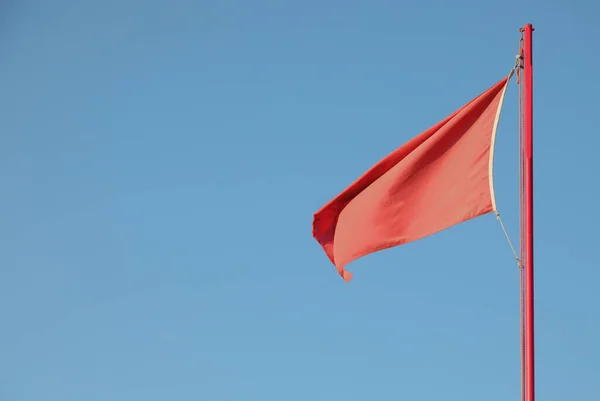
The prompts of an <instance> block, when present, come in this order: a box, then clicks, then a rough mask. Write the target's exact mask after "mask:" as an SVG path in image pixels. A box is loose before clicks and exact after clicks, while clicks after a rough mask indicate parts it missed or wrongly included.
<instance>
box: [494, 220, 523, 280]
mask: <svg viewBox="0 0 600 401" xmlns="http://www.w3.org/2000/svg"><path fill="white" fill-rule="evenodd" d="M496 219H498V223H500V227H501V228H502V231H503V232H504V236H505V237H506V240H507V241H508V245H509V246H510V249H511V251H512V253H513V255H514V256H515V259H516V260H517V266H518V267H519V268H522V267H523V265H522V264H521V259H520V258H519V255H517V251H516V250H515V247H514V246H513V243H512V241H511V240H510V236H509V235H508V231H506V227H505V226H504V222H502V218H501V217H500V213H498V212H496Z"/></svg>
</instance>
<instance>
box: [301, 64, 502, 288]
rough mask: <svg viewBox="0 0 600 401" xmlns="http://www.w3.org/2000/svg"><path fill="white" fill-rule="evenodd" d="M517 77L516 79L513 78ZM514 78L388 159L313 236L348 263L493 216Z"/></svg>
mask: <svg viewBox="0 0 600 401" xmlns="http://www.w3.org/2000/svg"><path fill="white" fill-rule="evenodd" d="M511 75H512V74H511ZM509 79H510V75H509V76H508V77H506V78H504V79H502V80H501V81H499V82H498V83H496V84H495V85H494V86H492V87H491V88H489V89H488V90H486V91H485V92H483V93H482V94H481V95H479V96H477V97H476V98H474V99H472V100H471V101H470V102H468V103H467V104H465V105H464V106H463V107H461V108H460V109H458V110H457V111H455V112H454V113H453V114H451V115H450V116H449V117H447V118H446V119H444V120H442V121H440V122H439V123H437V124H435V125H434V126H433V127H431V128H429V129H428V130H426V131H424V132H423V133H421V134H419V135H418V136H416V137H414V138H413V139H411V140H410V141H408V142H407V143H405V144H404V145H403V146H401V147H400V148H398V149H396V150H395V151H394V152H392V153H391V154H389V155H388V156H386V157H385V158H384V159H382V160H381V161H380V162H379V163H377V164H376V165H375V166H373V167H372V168H371V169H370V170H368V171H367V172H366V173H364V174H363V175H362V176H361V177H360V178H358V180H356V181H355V182H354V183H353V184H351V185H350V186H349V187H348V188H346V189H345V190H344V191H343V192H342V193H340V194H339V195H338V196H337V197H335V198H334V199H333V200H331V201H330V202H329V203H327V204H326V205H325V206H323V207H322V208H321V209H320V210H319V211H317V212H316V213H315V214H314V219H313V237H314V238H315V239H316V240H317V241H318V242H319V243H320V244H321V246H322V247H323V250H324V251H325V253H326V254H327V256H328V257H329V259H330V260H331V262H332V263H333V264H334V266H335V267H336V268H337V271H338V273H339V274H340V275H341V276H342V277H343V278H344V280H346V281H349V280H350V278H351V277H352V273H350V272H349V271H347V270H345V267H346V265H348V263H350V262H352V261H354V260H356V259H358V258H360V257H363V256H365V255H368V254H370V253H373V252H377V251H380V250H383V249H387V248H391V247H394V246H398V245H401V244H405V243H408V242H411V241H415V240H418V239H421V238H424V237H427V236H429V235H432V234H435V233H437V232H439V231H442V230H444V229H446V228H449V227H451V226H453V225H456V224H458V223H462V222H464V221H466V220H469V219H472V218H475V217H478V216H480V215H483V214H486V213H489V212H492V211H495V209H496V205H495V198H494V185H493V174H492V168H493V157H494V142H495V136H496V128H497V126H498V120H499V118H500V111H501V109H502V103H503V100H504V93H505V91H506V87H507V85H508V81H509Z"/></svg>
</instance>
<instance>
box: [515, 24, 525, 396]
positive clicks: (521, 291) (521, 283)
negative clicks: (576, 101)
mask: <svg viewBox="0 0 600 401" xmlns="http://www.w3.org/2000/svg"><path fill="white" fill-rule="evenodd" d="M517 62H518V63H519V66H518V67H517V68H518V71H519V75H520V70H521V68H522V65H523V64H522V63H523V33H522V32H521V38H520V40H519V54H518V56H517ZM517 83H518V88H519V96H518V101H519V113H518V114H519V230H520V233H519V245H520V249H519V251H520V252H519V254H520V255H521V264H520V267H521V268H520V269H519V287H520V288H519V298H520V300H519V318H520V335H521V339H520V340H521V358H520V359H521V401H525V394H526V381H525V376H526V367H525V354H526V348H525V334H526V333H525V327H526V326H525V269H524V268H523V266H524V263H525V260H526V258H527V254H526V249H525V243H524V239H525V235H524V234H525V221H524V213H523V212H524V205H525V199H524V196H525V191H524V189H525V181H524V175H523V171H524V163H525V159H524V155H523V150H524V144H525V136H524V133H525V125H524V124H525V122H524V119H523V113H524V95H525V92H524V90H523V81H522V80H520V79H519V80H518V81H517Z"/></svg>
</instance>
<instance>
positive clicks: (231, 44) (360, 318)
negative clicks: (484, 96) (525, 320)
mask: <svg viewBox="0 0 600 401" xmlns="http://www.w3.org/2000/svg"><path fill="white" fill-rule="evenodd" d="M2 4H3V5H2V6H1V7H2V13H1V17H0V22H1V27H2V28H0V33H1V35H0V46H1V49H2V51H1V66H2V67H1V71H2V74H0V88H2V89H1V95H0V108H1V110H2V114H1V115H2V117H1V118H0V132H1V136H0V185H1V188H2V190H1V193H2V195H1V196H0V208H1V210H2V213H1V214H0V216H1V217H0V219H1V223H0V267H1V269H0V317H1V319H2V325H1V330H0V355H1V357H0V400H6V401H40V400H44V401H83V400H85V401H95V400H98V401H107V400H110V401H131V400H144V401H155V400H206V401H233V400H235V401H238V400H240V401H241V400H243V401H282V400H285V401H324V400H327V401H331V400H344V401H354V400H361V401H362V400H370V399H377V400H382V401H383V400H424V401H429V400H432V401H433V400H441V399H443V400H447V401H454V400H456V401H459V400H460V401H465V400H481V399H485V400H488V401H500V400H502V401H505V400H508V399H512V400H516V399H518V394H519V385H520V382H519V329H518V270H517V267H516V264H515V262H514V259H513V257H512V254H511V252H510V249H509V248H508V245H507V244H506V241H505V240H504V238H503V235H502V232H501V230H500V228H499V226H498V224H497V222H496V220H495V218H494V217H493V216H491V215H488V216H484V217H481V218H479V219H476V220H473V221H471V222H468V223H465V224H463V225H460V226H457V227H454V228H452V229H449V230H447V231H444V232H442V233H440V234H438V235H435V236H433V237H430V238H427V239H425V240H422V241H419V242H415V243H412V244H409V245H405V246H402V247H398V248H394V249H391V250H387V251H384V252H380V253H377V254H374V255H370V256H368V257H365V258H363V259H361V260H358V261H356V262H355V263H353V264H352V265H351V266H349V269H350V270H351V271H353V272H354V274H355V277H354V279H353V281H352V282H351V283H349V284H345V283H344V282H343V281H342V280H341V279H340V277H339V276H338V275H337V274H336V272H335V269H334V268H333V267H332V266H331V265H330V263H329V261H328V259H327V258H326V256H325V254H324V253H323V252H322V250H321V249H320V247H319V245H318V244H317V243H316V241H314V240H313V239H312V236H311V223H312V214H313V213H314V212H315V211H316V210H317V209H318V208H320V207H321V206H322V205H323V204H324V203H325V202H327V201H328V200H329V199H331V198H332V197H333V196H335V195H336V194H337V193H338V192H339V191H341V190H342V189H343V188H344V187H346V186H347V185H348V184H349V183H351V182H352V181H353V180H354V179H355V178H356V177H357V176H358V175H360V174H361V173H362V172H363V171H364V170H365V169H367V168H369V167H370V166H371V165H372V164H374V163H375V162H377V161H378V160H379V159H380V158H381V157H383V156H384V155H386V154H387V153H389V152H390V151H391V150H393V149H395V148H396V147H398V146H400V145H401V144H402V143H404V142H405V141H406V140H408V139H409V138H411V137H412V136H414V135H416V134H418V133H419V132H421V131H422V130H424V129H426V128H427V127H429V126H430V125H432V124H434V123H436V122H437V121H439V120H440V119H442V118H444V117H445V116H447V115H448V114H449V113H450V112H452V111H453V110H455V109H456V108H458V107H460V106H461V105H462V104H464V103H465V102H466V101H468V100H470V99H471V98H473V97H474V96H476V95H477V94H479V93H480V92H482V91H483V90H485V89H487V88H488V87H489V86H491V85H492V84H493V83H495V82H497V81H498V80H499V79H500V78H501V77H502V76H504V75H505V74H506V73H508V71H509V70H510V68H511V67H512V65H513V63H514V57H515V54H516V53H517V50H518V37H519V34H518V29H519V27H521V26H522V25H523V24H525V23H527V22H532V23H533V24H534V26H535V28H536V32H535V48H534V51H535V55H534V57H535V58H534V63H535V68H536V70H535V130H536V131H535V135H536V136H535V152H536V153H535V169H536V186H535V196H536V198H535V199H536V215H535V216H536V217H535V218H536V219H535V222H536V243H535V244H536V269H537V276H536V280H537V281H536V291H537V292H536V308H537V309H536V313H537V314H536V323H537V327H536V328H537V332H536V341H537V343H536V345H537V390H538V398H539V399H543V400H545V401H564V400H575V399H594V397H597V395H598V394H600V384H599V383H598V377H600V363H599V362H598V361H599V360H600V345H599V344H598V342H597V339H598V338H600V312H599V310H598V307H597V305H599V302H600V295H599V293H598V291H597V283H598V281H599V280H600V273H599V272H598V269H597V267H598V266H599V259H598V256H597V252H596V251H594V250H593V249H594V246H595V243H596V237H597V226H598V225H597V223H598V217H597V213H595V212H594V209H595V208H596V204H595V203H596V202H595V199H597V198H598V195H599V189H598V184H597V182H596V181H597V180H598V178H597V177H596V174H597V172H598V171H600V170H599V169H598V167H597V161H598V160H597V158H598V156H597V150H596V149H597V148H598V146H599V145H600V139H598V135H597V131H598V129H597V125H596V119H597V113H598V112H597V110H598V105H599V102H598V97H597V96H596V94H595V93H596V92H597V91H598V89H599V84H598V79H597V71H598V70H600V55H599V54H598V52H595V51H593V49H595V48H596V47H597V44H598V40H599V39H600V27H598V24H597V19H596V18H595V17H594V16H596V15H600V6H598V5H595V4H594V3H593V2H592V1H575V2H566V1H556V0H549V1H523V2H522V4H521V6H520V7H518V6H517V3H516V2H512V3H510V2H509V3H506V2H480V1H467V0H457V1H452V2H447V1H442V0H430V1H420V2H412V1H411V2H398V1H378V0H375V1H369V2H367V1H362V2H358V1H357V2H343V1H339V0H329V1H314V0H306V1H302V2H300V1H296V2H291V1H275V0H271V1H267V0H255V1H242V0H231V1H228V0H221V1H214V0H208V1H207V0H200V1H198V0H196V1H192V0H188V1H183V0H171V1H167V0H154V1H141V0H121V1H116V0H106V1H102V2H98V1H94V2H92V1H87V0H85V1H75V0H54V1H40V0H28V1H21V2H16V1H14V2H3V3H2ZM516 94H517V91H516V84H515V81H513V82H512V84H511V85H510V89H509V91H508V92H507V98H506V101H505V106H504V111H503V116H502V120H501V123H500V127H499V133H498V143H497V148H496V176H495V180H496V191H497V200H498V206H499V208H500V211H501V213H502V214H503V217H504V220H505V223H506V225H507V228H508V230H509V231H510V233H511V236H512V237H513V239H515V240H517V236H518V165H517V160H518V159H517V101H516V99H517V97H516Z"/></svg>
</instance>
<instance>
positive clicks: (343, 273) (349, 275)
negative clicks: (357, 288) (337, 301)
mask: <svg viewBox="0 0 600 401" xmlns="http://www.w3.org/2000/svg"><path fill="white" fill-rule="evenodd" d="M340 276H342V278H343V279H344V281H345V282H349V281H350V280H351V279H352V273H350V272H349V271H348V270H342V271H341V272H340Z"/></svg>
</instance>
